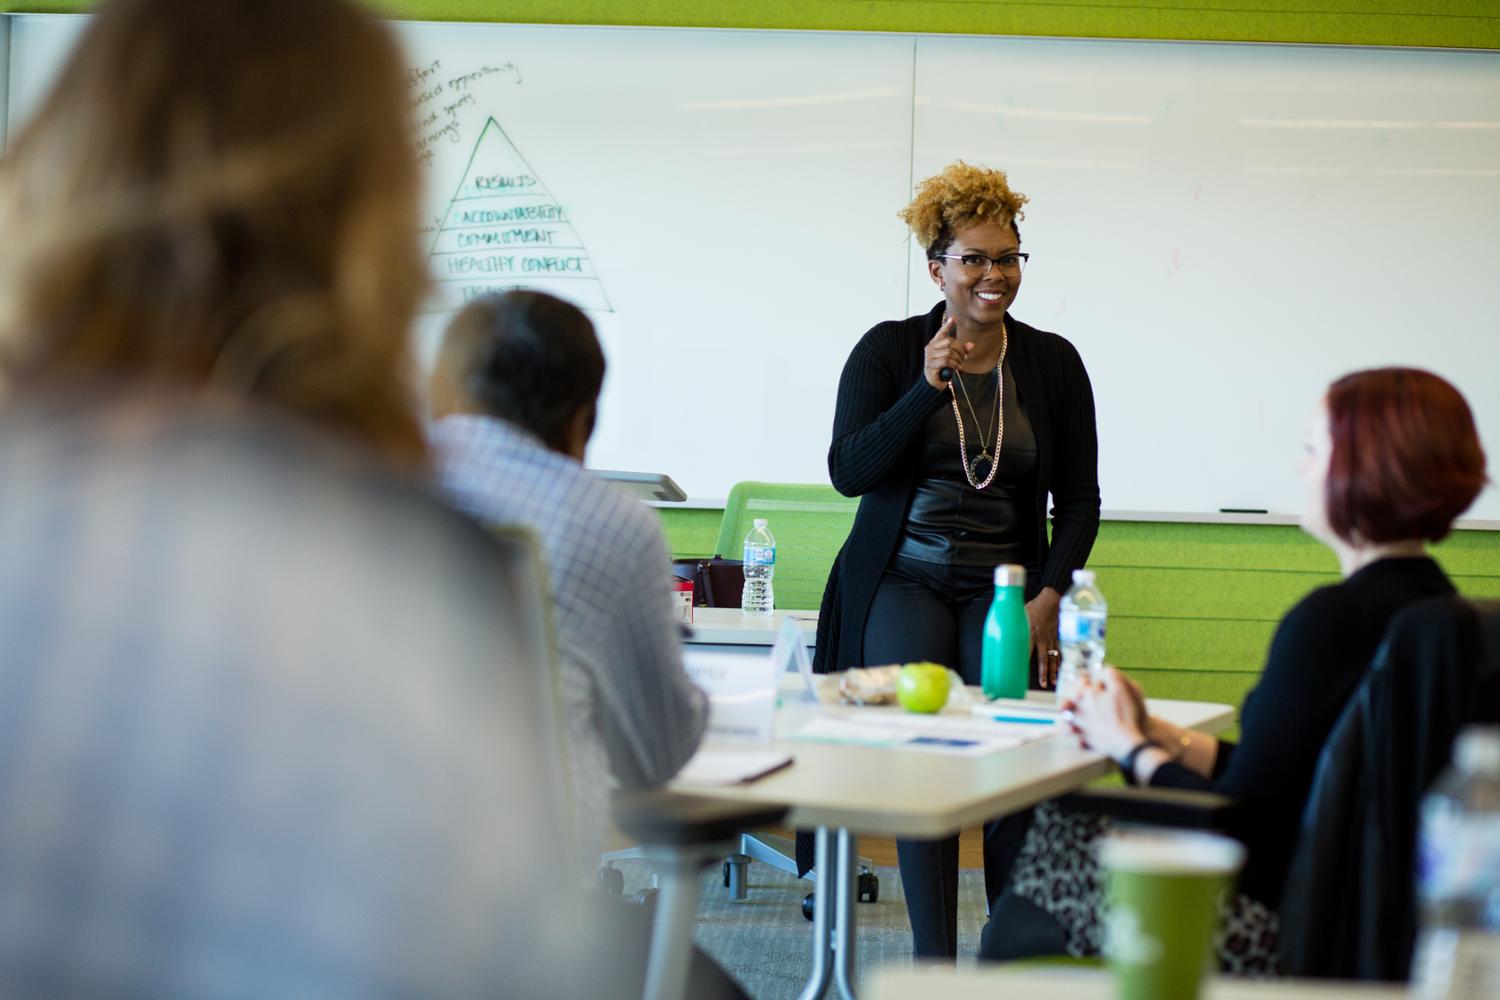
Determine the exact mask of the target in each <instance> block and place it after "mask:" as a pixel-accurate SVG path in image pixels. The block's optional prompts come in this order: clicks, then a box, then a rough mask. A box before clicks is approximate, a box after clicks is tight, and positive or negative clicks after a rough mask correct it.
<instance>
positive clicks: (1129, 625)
mask: <svg viewBox="0 0 1500 1000" xmlns="http://www.w3.org/2000/svg"><path fill="white" fill-rule="evenodd" d="M718 515H719V512H718V511H715V510H672V509H669V508H663V509H662V510H661V516H662V522H663V525H664V526H665V528H666V531H667V535H668V538H669V540H670V545H671V548H672V550H673V552H674V553H677V554H680V555H709V554H712V553H711V550H712V547H713V542H714V538H715V534H716V531H717V527H718ZM726 554H732V553H726ZM1435 554H1436V556H1437V558H1438V561H1439V562H1440V563H1442V565H1443V568H1444V569H1445V570H1446V571H1447V572H1448V574H1449V575H1450V576H1451V577H1452V578H1453V581H1454V584H1455V585H1456V586H1457V587H1458V588H1459V590H1460V591H1461V592H1463V593H1464V594H1467V595H1469V596H1471V597H1487V598H1500V532H1497V531H1463V532H1459V533H1457V534H1456V535H1454V536H1453V537H1452V538H1450V539H1448V540H1447V541H1445V542H1444V543H1443V544H1441V545H1439V546H1437V548H1436V550H1435ZM1089 565H1090V566H1091V567H1092V568H1094V569H1095V570H1096V571H1097V572H1098V574H1099V586H1100V587H1101V588H1102V589H1103V591H1104V593H1105V596H1106V597H1108V598H1109V602H1110V631H1109V658H1110V661H1111V662H1113V663H1115V664H1117V665H1118V666H1120V667H1123V668H1125V669H1128V670H1129V671H1130V672H1131V673H1132V674H1133V675H1135V676H1137V677H1139V678H1140V680H1141V682H1142V684H1143V685H1144V686H1145V688H1146V691H1147V693H1149V694H1151V695H1153V696H1155V697H1162V698H1196V699H1200V700H1209V701H1220V702H1227V703H1229V704H1233V705H1238V704H1239V703H1240V702H1241V701H1242V700H1243V698H1244V695H1245V692H1246V691H1248V690H1249V689H1250V688H1251V687H1252V686H1253V685H1254V683H1255V680H1256V678H1257V677H1258V676H1259V673H1260V668H1261V666H1262V664H1263V663H1264V661H1265V656H1266V650H1267V649H1268V648H1269V646H1270V642H1271V635H1272V632H1273V631H1274V630H1275V628H1276V623H1277V622H1278V621H1279V620H1280V619H1281V617H1282V615H1284V614H1286V612H1287V610H1288V609H1290V608H1291V606H1292V605H1293V604H1295V603H1296V602H1297V601H1298V600H1299V599H1301V597H1302V596H1303V595H1304V594H1306V593H1307V592H1308V591H1309V590H1312V589H1313V588H1314V587H1318V586H1322V585H1323V584H1326V583H1333V582H1335V581H1337V580H1338V564H1337V562H1336V561H1335V560H1334V558H1333V555H1332V553H1330V552H1329V551H1328V550H1327V549H1325V548H1324V547H1323V546H1321V545H1319V544H1318V543H1316V542H1314V541H1313V540H1312V539H1311V538H1309V537H1307V536H1306V535H1304V534H1303V533H1302V532H1301V531H1300V530H1299V529H1297V528H1294V527H1282V526H1259V525H1229V524H1169V523H1154V522H1144V521H1106V522H1105V523H1104V524H1103V525H1101V526H1100V530H1099V540H1098V542H1097V543H1096V544H1095V546H1094V551H1093V554H1092V556H1090V558H1089ZM1309 669H1316V665H1315V664H1310V665H1309Z"/></svg>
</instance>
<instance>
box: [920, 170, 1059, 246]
mask: <svg viewBox="0 0 1500 1000" xmlns="http://www.w3.org/2000/svg"><path fill="white" fill-rule="evenodd" d="M1029 200H1030V199H1029V198H1027V197H1026V196H1025V195H1024V194H1020V193H1018V192H1016V191H1012V190H1011V189H1010V182H1009V181H1007V180H1006V178H1005V171H1003V170H990V169H989V168H987V167H975V166H970V165H969V164H967V163H965V162H964V161H963V160H955V161H954V162H952V163H950V164H948V165H947V166H946V167H944V168H943V172H942V173H940V174H934V175H933V176H931V177H929V178H927V179H926V180H924V181H923V182H922V183H920V184H918V185H917V196H916V197H915V198H913V199H912V200H911V204H910V205H907V206H906V207H905V208H903V209H902V210H901V212H900V213H899V214H900V216H901V220H902V221H903V222H905V223H906V224H907V225H908V226H910V227H911V231H912V235H914V236H916V238H917V242H919V243H920V244H922V246H923V247H924V248H926V250H927V257H928V259H932V258H934V257H935V256H936V255H937V254H940V253H943V252H944V251H946V250H947V249H948V247H949V245H950V244H951V243H952V242H953V234H954V232H955V231H957V230H959V229H965V228H967V227H969V226H972V225H976V224H978V223H981V222H998V223H1000V224H1001V225H1002V226H1004V225H1010V226H1015V224H1016V222H1017V221H1018V220H1020V219H1023V218H1025V213H1024V212H1022V211H1021V207H1022V206H1023V205H1025V204H1026V202H1027V201H1029ZM1016 235H1017V236H1019V235H1020V229H1019V228H1017V229H1016Z"/></svg>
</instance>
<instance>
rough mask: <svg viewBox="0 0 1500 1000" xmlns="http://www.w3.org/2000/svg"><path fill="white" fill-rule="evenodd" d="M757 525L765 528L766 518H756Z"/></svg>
mask: <svg viewBox="0 0 1500 1000" xmlns="http://www.w3.org/2000/svg"><path fill="white" fill-rule="evenodd" d="M755 526H756V527H757V528H764V527H765V526H766V519H765V518H763V517H757V518H756V519H755Z"/></svg>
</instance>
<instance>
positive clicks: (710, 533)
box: [658, 507, 724, 559]
mask: <svg viewBox="0 0 1500 1000" xmlns="http://www.w3.org/2000/svg"><path fill="white" fill-rule="evenodd" d="M658 510H659V511H660V513H661V525H662V530H663V532H665V534H666V536H667V551H668V552H671V553H672V556H673V557H674V558H678V559H697V558H700V557H703V556H711V555H713V554H714V542H715V541H717V540H718V538H719V522H720V521H722V520H723V519H724V512H723V511H722V510H719V509H717V508H714V509H704V508H693V507H682V508H677V507H661V508H658Z"/></svg>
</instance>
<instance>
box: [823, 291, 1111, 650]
mask: <svg viewBox="0 0 1500 1000" xmlns="http://www.w3.org/2000/svg"><path fill="white" fill-rule="evenodd" d="M945 308H946V307H945V304H944V303H942V302H939V303H938V304H937V305H936V306H934V307H933V309H932V310H931V311H930V312H928V313H925V314H922V315H917V316H911V317H908V318H907V319H904V320H890V321H887V322H885V323H879V324H877V325H876V326H874V327H872V328H871V329H870V330H869V331H868V332H867V333H865V335H864V336H863V337H861V338H860V340H859V343H858V344H856V345H855V346H854V350H853V351H852V352H851V353H850V355H849V360H848V361H847V362H845V364H844V373H843V375H842V376H841V377H840V379H839V394H838V402H837V406H836V407H835V410H834V418H833V443H832V444H831V445H830V446H829V449H828V475H829V479H830V480H831V481H832V482H833V485H834V487H836V488H837V489H838V491H839V492H840V493H843V494H844V495H845V496H858V497H861V500H860V504H859V511H858V513H857V514H856V515H855V518H854V527H853V528H852V529H851V531H850V533H849V538H848V540H847V541H846V542H845V543H844V547H843V549H842V550H840V552H839V556H838V559H836V560H835V561H834V565H833V571H832V572H831V573H830V574H829V578H828V586H827V587H826V588H825V589H824V591H823V604H822V609H821V613H820V614H819V616H818V644H817V652H816V658H815V664H816V666H817V667H818V669H820V670H842V669H844V668H845V667H851V666H858V665H861V664H862V663H863V662H864V633H865V619H866V617H867V616H868V614H869V610H870V603H871V601H873V600H874V597H875V588H876V586H877V584H878V583H879V581H880V577H881V575H882V574H883V573H884V572H885V568H886V565H887V564H888V563H889V562H890V558H891V555H892V554H893V553H894V552H895V550H896V544H897V542H898V541H899V539H900V537H901V531H902V526H903V524H904V521H905V518H906V512H907V507H908V505H909V503H910V502H911V496H912V491H913V489H914V487H915V486H916V482H917V479H918V477H919V476H920V470H921V461H922V449H923V446H924V439H923V432H924V431H925V429H926V426H927V422H928V420H930V419H931V417H932V414H933V412H934V411H935V410H937V408H938V407H940V406H946V405H947V402H948V390H947V389H941V390H940V389H934V388H933V387H932V386H931V385H929V384H928V383H927V379H926V378H925V377H924V376H923V374H922V359H923V350H924V348H925V347H926V345H927V342H928V341H929V340H931V339H932V338H933V336H934V335H936V333H937V330H938V326H939V324H940V323H941V322H942V318H943V312H944V309H945ZM1006 328H1007V329H1008V331H1009V334H1010V349H1009V355H1008V358H1009V361H1010V365H1011V369H1012V371H1013V372H1014V374H1015V381H1016V398H1017V400H1018V401H1019V402H1020V405H1021V407H1022V409H1024V410H1025V411H1026V416H1027V419H1028V420H1029V421H1030V422H1031V427H1032V432H1033V433H1034V435H1035V437H1036V445H1037V470H1036V471H1037V474H1036V484H1035V488H1034V491H1033V494H1032V498H1033V504H1032V507H1031V510H1030V512H1029V513H1030V519H1031V522H1032V525H1031V529H1030V530H1031V533H1032V535H1033V536H1034V537H1035V538H1036V554H1037V555H1036V560H1037V563H1038V564H1039V565H1040V566H1041V568H1042V571H1041V573H1040V574H1039V575H1038V576H1036V577H1033V578H1032V579H1030V580H1028V581H1027V582H1028V591H1029V592H1030V593H1035V592H1036V591H1037V590H1039V589H1041V588H1042V587H1043V586H1047V587H1053V588H1055V589H1056V590H1057V591H1058V592H1063V591H1066V590H1067V589H1068V586H1069V582H1070V580H1071V579H1072V575H1073V570H1075V569H1078V568H1080V567H1081V566H1083V564H1084V562H1085V561H1086V560H1087V559H1088V554H1089V550H1090V549H1091V548H1092V547H1093V544H1094V536H1095V535H1096V534H1097V533H1098V530H1099V474H1098V457H1099V445H1098V436H1097V432H1096V429H1095V426H1094V392H1093V388H1092V387H1091V386H1090V385H1089V377H1088V373H1087V372H1086V371H1085V370H1084V367H1083V361H1082V359H1081V358H1079V356H1078V351H1077V350H1075V349H1074V347H1073V345H1072V344H1070V343H1068V342H1067V341H1066V340H1064V339H1063V338H1062V337H1059V336H1058V335H1057V334H1055V333H1046V332H1043V331H1041V330H1038V329H1036V328H1034V327H1031V326H1028V325H1026V324H1025V323H1022V322H1020V321H1019V320H1017V319H1015V318H1014V317H1012V316H1007V317H1006ZM1049 493H1050V494H1051V496H1052V504H1053V505H1052V538H1051V540H1050V543H1049V540H1048V538H1047V519H1046V517H1045V516H1044V512H1045V511H1046V510H1047V495H1048V494H1049Z"/></svg>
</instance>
